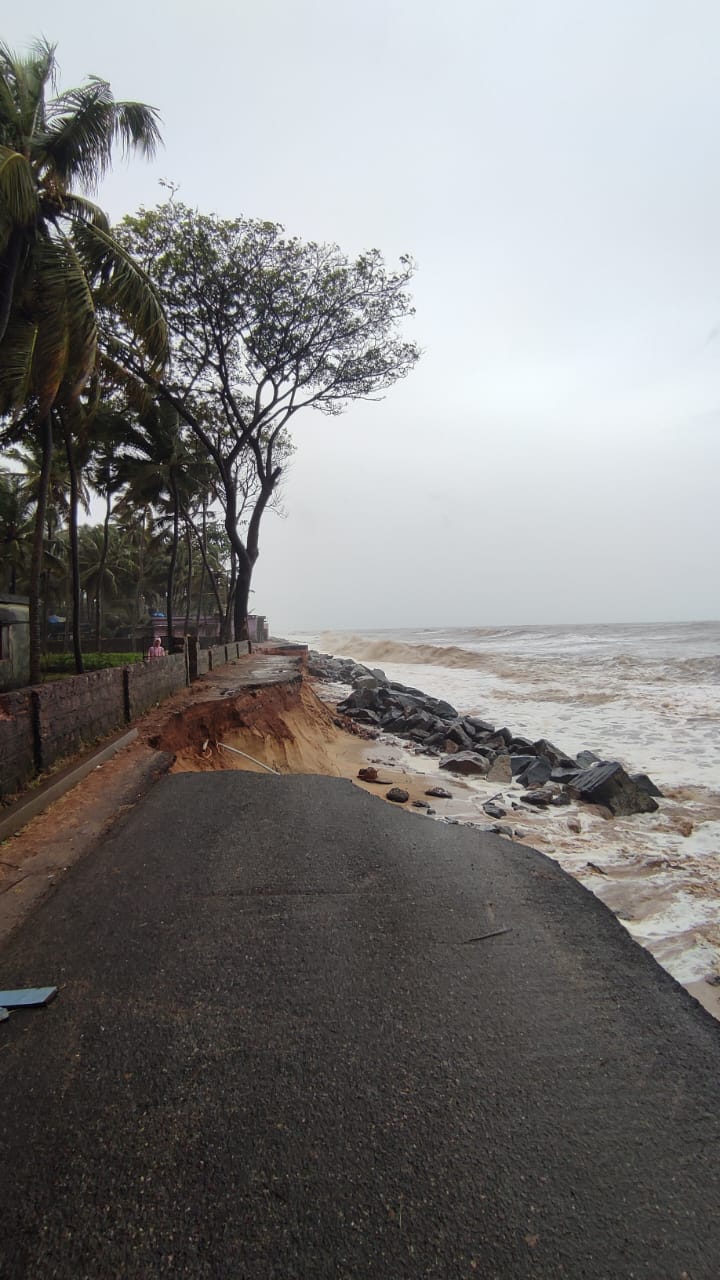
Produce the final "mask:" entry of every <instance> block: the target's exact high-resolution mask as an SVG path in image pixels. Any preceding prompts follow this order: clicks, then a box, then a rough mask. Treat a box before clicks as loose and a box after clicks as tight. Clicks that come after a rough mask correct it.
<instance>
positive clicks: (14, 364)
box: [0, 40, 167, 680]
mask: <svg viewBox="0 0 720 1280" xmlns="http://www.w3.org/2000/svg"><path fill="white" fill-rule="evenodd" d="M56 80H57V62H56V57H55V45H52V44H48V43H47V41H44V40H41V41H38V42H36V43H35V44H34V45H33V46H32V48H31V50H30V52H29V53H28V54H26V55H18V54H16V53H13V52H12V51H11V50H10V49H9V48H7V46H5V45H0V413H3V414H8V413H15V414H16V415H19V416H20V417H21V418H22V419H23V420H24V424H25V426H26V427H29V428H30V429H32V430H34V431H35V432H37V433H38V435H39V439H40V442H41V448H42V457H43V464H44V465H43V470H42V474H41V483H40V486H39V491H38V506H37V514H36V525H35V538H34V543H33V554H32V564H31V573H30V608H31V627H30V666H31V680H37V679H38V678H39V672H40V614H39V588H40V572H41V563H42V542H43V529H44V523H45V505H46V502H47V482H48V478H49V474H50V461H51V457H52V450H53V438H52V437H53V432H52V416H53V412H54V410H55V409H56V407H57V406H60V405H62V406H64V407H65V408H69V407H71V406H72V405H73V404H75V403H76V402H77V400H78V399H79V397H80V395H81V394H82V392H83V391H84V390H85V388H86V387H87V385H88V383H89V380H90V377H91V375H92V373H93V371H94V369H95V367H96V363H97V358H98V323H97V315H98V311H99V309H100V308H102V309H105V310H110V311H111V312H113V313H114V314H115V316H116V317H117V320H118V321H119V323H120V324H121V325H122V326H123V328H125V329H126V330H127V331H128V333H129V335H131V340H132V341H133V342H134V343H135V345H136V347H137V349H138V350H139V351H141V352H142V354H143V358H144V359H145V360H146V361H149V363H150V366H151V367H155V368H159V367H160V366H161V365H162V363H163V362H164V360H165V359H166V355H167V328H166V324H165V318H164V314H163V310H162V306H161V304H160V301H159V299H158V295H157V293H156V291H155V289H154V287H153V285H152V284H151V282H150V280H149V278H148V277H147V275H146V274H145V272H144V271H142V269H141V268H140V267H139V266H138V264H137V263H136V262H134V260H133V258H132V257H131V255H130V254H129V253H128V252H127V251H126V250H125V249H123V248H122V246H121V245H120V244H119V243H118V241H117V239H116V238H115V237H114V236H113V234H112V232H111V231H110V226H109V223H108V220H107V218H106V216H105V214H104V213H103V212H102V210H101V209H99V208H98V206H97V205H96V204H94V203H93V202H92V201H91V200H89V199H88V198H87V195H86V194H84V193H82V194H81V193H78V192H76V191H74V190H73V187H74V186H75V184H78V185H79V186H80V187H81V188H83V189H84V192H87V191H88V190H92V189H93V188H94V187H95V186H96V185H97V183H98V181H99V179H100V178H101V177H102V176H103V174H104V173H105V172H106V171H107V169H108V168H109V167H110V163H111V160H112V154H113V150H114V147H115V145H116V144H119V145H120V146H121V148H122V149H123V150H124V151H126V152H129V151H131V150H140V151H141V152H144V153H145V154H146V155H152V154H153V153H154V151H155V149H156V147H157V144H158V142H159V131H158V118H157V112H156V111H155V110H154V109H153V108H152V107H148V106H145V105H144V104H143V103H137V102H117V101H116V100H115V99H114V97H113V95H112V92H111V90H110V86H109V85H108V83H107V82H106V81H105V80H101V79H99V78H98V77H91V78H90V79H89V80H88V81H87V82H86V83H85V84H83V85H81V86H80V88H77V89H70V90H66V91H64V92H62V93H58V94H55V92H54V91H55V89H56Z"/></svg>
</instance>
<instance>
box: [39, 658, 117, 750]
mask: <svg viewBox="0 0 720 1280" xmlns="http://www.w3.org/2000/svg"><path fill="white" fill-rule="evenodd" d="M31 693H32V698H33V702H34V704H35V716H36V726H37V728H36V732H37V739H38V745H39V760H38V763H39V766H40V769H41V770H45V769H49V768H51V767H52V765H54V764H55V762H56V761H57V760H62V759H64V757H66V756H72V755H76V754H77V752H78V751H80V750H81V749H82V748H83V747H86V746H90V745H91V744H92V743H93V742H95V740H96V739H97V738H105V737H107V735H108V734H110V733H112V732H113V730H114V729H119V728H120V726H121V725H123V724H124V723H125V700H124V696H123V669H122V667H108V668H106V670H104V671H88V672H86V674H85V675H82V676H73V677H72V679H69V680H53V681H52V682H51V683H50V684H42V685H37V686H36V687H35V688H33V689H32V690H31Z"/></svg>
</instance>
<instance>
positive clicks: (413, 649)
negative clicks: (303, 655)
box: [320, 631, 488, 670]
mask: <svg viewBox="0 0 720 1280" xmlns="http://www.w3.org/2000/svg"><path fill="white" fill-rule="evenodd" d="M320 644H321V646H322V648H323V649H325V650H327V651H328V652H329V653H332V654H333V655H334V656H335V657H340V658H345V657H348V658H355V660H356V661H357V662H375V663H377V662H394V663H405V664H414V663H417V664H419V665H422V666H436V667H469V668H475V669H476V670H482V669H483V668H485V667H486V666H487V665H488V664H487V659H486V658H485V656H484V655H483V654H480V653H473V652H472V651H471V650H470V649H461V648H458V647H457V646H456V645H447V646H445V645H436V644H407V643H405V642H403V641H399V640H389V639H388V640H371V639H370V638H369V637H368V636H357V635H350V634H348V633H347V632H335V631H324V632H323V634H322V635H321V637H320Z"/></svg>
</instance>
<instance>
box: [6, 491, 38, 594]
mask: <svg viewBox="0 0 720 1280" xmlns="http://www.w3.org/2000/svg"><path fill="white" fill-rule="evenodd" d="M32 507H33V502H32V497H31V495H30V493H29V490H28V487H27V484H26V483H25V477H24V476H21V475H18V474H17V472H13V471H0V562H1V563H2V566H3V574H4V575H5V576H4V577H3V578H0V584H2V589H3V590H4V591H11V592H13V594H14V593H15V592H17V590H18V585H19V583H22V582H23V581H24V579H25V577H26V575H27V568H28V564H29V560H30V545H31V541H32V519H31V513H32Z"/></svg>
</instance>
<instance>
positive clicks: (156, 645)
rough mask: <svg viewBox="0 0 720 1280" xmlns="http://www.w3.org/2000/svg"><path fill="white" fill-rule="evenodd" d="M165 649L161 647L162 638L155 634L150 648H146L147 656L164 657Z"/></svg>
mask: <svg viewBox="0 0 720 1280" xmlns="http://www.w3.org/2000/svg"><path fill="white" fill-rule="evenodd" d="M164 657H165V650H164V649H163V644H162V640H161V639H160V637H159V636H156V637H155V639H154V640H153V642H152V644H151V645H150V648H149V649H148V658H164Z"/></svg>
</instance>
